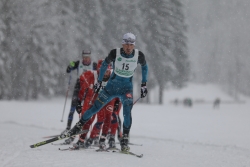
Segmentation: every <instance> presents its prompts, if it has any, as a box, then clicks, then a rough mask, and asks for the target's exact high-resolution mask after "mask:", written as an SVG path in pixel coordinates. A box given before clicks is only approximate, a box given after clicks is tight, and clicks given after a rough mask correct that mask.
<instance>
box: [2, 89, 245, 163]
mask: <svg viewBox="0 0 250 167" xmlns="http://www.w3.org/2000/svg"><path fill="white" fill-rule="evenodd" d="M202 87H203V88H202ZM208 87H210V88H208ZM198 90H199V91H198ZM187 92H192V95H193V98H204V99H205V100H212V99H213V98H214V97H218V96H220V97H221V98H222V99H226V100H232V99H231V98H230V97H228V96H226V95H225V94H223V92H221V91H219V90H218V89H217V88H216V87H213V86H192V85H191V86H189V87H187V88H185V89H183V90H182V91H168V92H165V102H166V103H165V104H164V105H162V106H159V105H142V104H136V105H135V106H134V108H133V125H132V129H131V137H130V140H131V142H133V143H138V144H143V146H131V151H133V152H136V153H143V154H144V157H143V158H141V159H140V158H136V157H133V156H129V155H122V154H116V153H97V152H95V151H94V150H82V151H64V152H62V151H58V148H59V147H63V146H53V145H50V144H48V145H44V146H41V147H38V148H34V149H31V148H30V147H29V146H30V145H31V144H34V143H37V142H40V141H42V140H44V139H43V138H42V137H43V136H48V135H55V134H58V133H60V132H61V131H62V130H63V129H64V128H65V127H66V116H67V114H68V110H69V105H70V101H68V103H67V110H66V113H65V117H64V122H63V123H61V122H60V120H61V115H62V109H63V103H64V99H63V98H60V99H50V100H39V101H33V102H24V101H23V102H16V101H10V102H9V101H0V106H1V111H0V114H1V117H0V134H1V138H0V166H8V167H9V166H11V167H12V166H15V167H16V166H35V167H36V166H38V167H39V166H41V167H43V166H87V167H98V166H102V167H113V166H114V167H115V166H119V167H123V166H124V167H126V166H129V167H140V166H142V167H151V166H157V167H158V166H159V167H161V166H162V167H163V166H171V167H221V166H222V167H248V166H250V133H249V132H250V121H249V118H250V110H249V107H250V104H249V103H245V104H230V105H229V104H222V105H221V106H220V109H217V110H214V109H213V108H212V104H203V105H194V106H193V107H192V108H186V107H184V106H175V105H173V104H170V103H169V100H171V99H173V98H184V97H186V96H187V94H186V93H187ZM201 92H202V93H201ZM188 95H189V97H191V96H190V93H188ZM209 98H210V99H209ZM247 102H248V101H247ZM77 119H78V118H77V114H75V118H74V120H75V121H74V122H76V121H77ZM118 147H119V146H118Z"/></svg>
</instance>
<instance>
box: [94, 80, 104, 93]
mask: <svg viewBox="0 0 250 167" xmlns="http://www.w3.org/2000/svg"><path fill="white" fill-rule="evenodd" d="M101 87H102V81H98V82H97V83H96V84H95V85H94V92H95V93H98V92H99V91H100V89H101Z"/></svg>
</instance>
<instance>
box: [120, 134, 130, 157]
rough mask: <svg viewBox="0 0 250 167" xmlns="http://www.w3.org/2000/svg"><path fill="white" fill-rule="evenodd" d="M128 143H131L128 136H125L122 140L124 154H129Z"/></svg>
mask: <svg viewBox="0 0 250 167" xmlns="http://www.w3.org/2000/svg"><path fill="white" fill-rule="evenodd" d="M128 141H129V137H128V134H123V136H122V139H121V142H120V144H121V151H122V152H125V153H126V152H129V150H130V148H129V146H128Z"/></svg>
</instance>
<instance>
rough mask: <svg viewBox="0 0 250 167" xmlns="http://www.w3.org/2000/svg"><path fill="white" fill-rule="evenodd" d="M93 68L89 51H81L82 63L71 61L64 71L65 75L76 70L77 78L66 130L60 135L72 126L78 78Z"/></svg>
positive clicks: (67, 141) (77, 91) (68, 142)
mask: <svg viewBox="0 0 250 167" xmlns="http://www.w3.org/2000/svg"><path fill="white" fill-rule="evenodd" d="M94 67H95V64H94V63H93V67H92V65H91V51H89V50H83V51H82V61H81V60H78V61H71V62H70V64H69V65H68V67H67V70H66V72H67V73H70V72H71V71H72V70H77V75H78V76H77V80H76V83H75V87H74V92H73V96H72V100H71V107H70V111H69V115H68V121H67V126H66V129H65V130H64V131H63V132H62V134H63V133H65V132H66V131H68V130H70V128H71V124H72V121H73V117H74V113H75V110H76V106H77V98H78V93H79V90H80V80H79V77H80V75H81V74H82V73H83V72H85V71H87V70H91V69H92V68H94ZM71 139H72V138H71ZM65 142H66V143H67V144H70V143H71V142H72V141H71V140H70V139H68V140H66V141H65Z"/></svg>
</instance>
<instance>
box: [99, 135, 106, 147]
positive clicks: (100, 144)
mask: <svg viewBox="0 0 250 167" xmlns="http://www.w3.org/2000/svg"><path fill="white" fill-rule="evenodd" d="M105 140H106V137H105V136H101V137H100V140H99V149H100V150H106V145H105Z"/></svg>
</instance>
